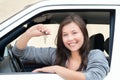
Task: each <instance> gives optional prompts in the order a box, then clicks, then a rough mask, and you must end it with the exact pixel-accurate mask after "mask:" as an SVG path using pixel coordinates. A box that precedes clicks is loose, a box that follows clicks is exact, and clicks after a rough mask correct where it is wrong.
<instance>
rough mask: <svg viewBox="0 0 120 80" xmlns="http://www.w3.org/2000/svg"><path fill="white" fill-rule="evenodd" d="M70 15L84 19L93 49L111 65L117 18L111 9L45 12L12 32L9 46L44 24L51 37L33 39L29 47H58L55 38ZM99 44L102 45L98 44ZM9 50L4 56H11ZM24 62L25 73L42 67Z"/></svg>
mask: <svg viewBox="0 0 120 80" xmlns="http://www.w3.org/2000/svg"><path fill="white" fill-rule="evenodd" d="M70 13H76V14H78V15H80V16H81V17H83V19H84V20H85V22H86V24H87V30H88V33H89V37H90V40H91V45H92V49H97V48H98V49H101V50H102V51H103V52H104V53H105V56H106V58H107V59H108V61H109V65H110V63H111V55H112V44H113V42H112V41H113V32H114V18H115V16H114V15H115V11H114V10H111V9H108V10H107V9H106V10H103V9H100V10H94V9H91V10H88V9H83V10H81V9H77V10H53V11H52V10H51V11H45V12H42V13H39V14H37V15H35V16H32V17H31V18H30V19H28V20H27V21H25V22H24V23H22V24H20V25H19V27H18V28H16V29H14V30H13V31H11V32H10V34H11V36H10V38H11V41H10V43H9V45H11V46H14V44H15V42H16V40H17V38H19V37H20V35H21V34H22V33H23V32H25V31H26V30H27V29H28V28H29V27H31V26H32V25H35V24H44V25H45V26H46V27H48V28H49V29H50V31H51V35H48V36H46V37H44V36H43V37H35V38H32V39H31V40H30V41H29V43H28V45H29V46H35V47H41V46H42V47H56V45H55V37H56V35H57V31H58V27H59V24H60V22H61V20H62V19H63V18H64V17H65V16H66V15H68V14H70ZM99 34H100V35H99ZM101 34H102V38H100V36H101ZM8 35H9V34H8ZM97 35H98V36H97ZM96 36H97V37H96ZM8 39H9V38H8ZM107 39H110V41H107ZM6 41H7V40H6ZM97 43H100V44H97ZM106 43H108V44H109V45H108V44H107V46H106ZM106 48H107V49H106ZM7 50H8V47H7V48H6V49H5V52H4V53H5V54H4V56H8V55H9V53H8V52H7ZM1 56H2V55H1ZM22 61H23V62H22V65H23V68H24V69H25V72H31V71H32V70H33V69H34V68H37V67H40V66H39V64H35V63H34V62H29V61H24V60H22ZM11 64H12V63H11ZM15 64H16V62H15ZM16 65H17V66H19V65H21V64H16ZM16 65H15V66H16ZM2 68H3V67H2ZM2 68H1V69H2ZM11 68H12V69H11V72H14V70H13V69H14V66H13V67H11ZM20 68H21V67H20ZM9 70H10V69H9ZM3 72H4V70H3ZM5 72H7V71H5ZM15 72H20V71H16V70H15Z"/></svg>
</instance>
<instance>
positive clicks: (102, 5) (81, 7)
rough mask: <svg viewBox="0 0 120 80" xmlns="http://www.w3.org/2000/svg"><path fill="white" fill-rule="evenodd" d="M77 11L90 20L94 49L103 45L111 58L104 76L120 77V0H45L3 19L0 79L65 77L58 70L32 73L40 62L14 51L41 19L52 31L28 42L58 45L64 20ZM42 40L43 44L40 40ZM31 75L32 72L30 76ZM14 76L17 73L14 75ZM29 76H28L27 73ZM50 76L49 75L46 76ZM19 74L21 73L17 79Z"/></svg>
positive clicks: (107, 79) (108, 79) (112, 79)
mask: <svg viewBox="0 0 120 80" xmlns="http://www.w3.org/2000/svg"><path fill="white" fill-rule="evenodd" d="M71 13H76V14H78V15H80V16H82V17H83V18H84V20H85V22H86V23H87V30H88V33H89V37H90V42H91V49H101V50H102V51H103V52H104V53H105V56H106V59H107V60H108V62H109V66H110V72H109V73H108V75H107V76H106V77H105V79H104V80H116V79H117V80H118V79H120V78H119V75H118V73H117V72H118V71H120V65H119V61H120V53H119V52H120V49H119V48H120V45H119V44H120V36H119V34H120V31H119V30H120V27H119V25H120V22H119V21H120V2H119V1H117V0H115V1H111V2H110V1H108V0H104V1H101V0H97V1H93V0H75V1H69V2H68V1H67V0H63V1H62V0H54V1H53V0H43V1H40V2H37V3H35V4H32V5H29V7H25V8H24V9H23V10H21V11H20V12H18V13H16V14H15V15H14V16H12V17H10V18H8V19H7V20H5V21H3V22H1V23H0V79H1V80H7V79H8V78H9V80H21V79H24V80H31V79H32V80H38V79H44V80H50V78H51V79H52V80H63V79H62V78H61V77H60V76H58V75H57V74H49V73H32V72H31V71H32V70H33V69H36V68H38V67H43V66H47V65H39V64H37V63H35V62H33V61H27V60H21V59H18V58H17V57H16V56H14V55H13V53H12V50H11V49H12V47H13V46H14V44H15V41H16V40H17V38H19V37H20V36H21V34H22V33H24V32H25V31H26V30H27V29H29V28H30V27H31V26H32V25H35V24H39V23H42V24H44V25H45V26H46V27H48V28H50V29H51V30H52V31H51V32H52V34H53V35H50V36H44V37H39V38H32V40H31V41H30V42H29V43H28V45H30V46H35V47H40V46H42V47H46V46H47V47H48V46H52V47H56V46H55V44H54V39H55V36H56V33H57V29H58V27H59V23H60V22H61V20H62V19H63V18H64V17H65V16H66V15H68V14H71ZM38 43H40V44H38ZM31 75H32V76H31ZM13 76H14V77H13ZM26 76H27V77H26ZM46 76H47V77H46ZM18 77H20V78H19V79H18Z"/></svg>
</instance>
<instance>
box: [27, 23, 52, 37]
mask: <svg viewBox="0 0 120 80" xmlns="http://www.w3.org/2000/svg"><path fill="white" fill-rule="evenodd" d="M25 34H26V35H28V36H29V37H37V36H42V35H49V34H50V31H49V30H48V29H47V28H46V27H45V26H44V25H43V24H37V25H34V26H32V27H31V28H29V29H28V30H27V31H26V32H25Z"/></svg>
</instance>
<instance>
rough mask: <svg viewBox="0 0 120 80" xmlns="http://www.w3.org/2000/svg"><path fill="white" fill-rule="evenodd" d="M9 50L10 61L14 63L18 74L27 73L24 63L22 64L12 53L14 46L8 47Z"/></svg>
mask: <svg viewBox="0 0 120 80" xmlns="http://www.w3.org/2000/svg"><path fill="white" fill-rule="evenodd" d="M7 49H8V54H9V56H10V59H11V61H12V64H13V67H14V68H15V71H16V72H25V69H24V66H23V63H22V62H21V60H20V59H19V58H17V57H16V56H15V55H14V54H13V52H12V46H11V45H8V46H7Z"/></svg>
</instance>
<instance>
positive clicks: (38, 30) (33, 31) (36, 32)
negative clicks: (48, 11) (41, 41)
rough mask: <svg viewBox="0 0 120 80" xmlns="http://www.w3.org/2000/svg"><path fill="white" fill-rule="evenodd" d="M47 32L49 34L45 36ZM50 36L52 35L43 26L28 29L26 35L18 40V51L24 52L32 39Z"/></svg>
mask: <svg viewBox="0 0 120 80" xmlns="http://www.w3.org/2000/svg"><path fill="white" fill-rule="evenodd" d="M45 32H47V33H46V34H45ZM48 34H50V32H49V31H48V29H47V28H46V27H44V26H43V25H42V24H37V25H34V26H32V27H31V28H30V29H28V30H27V31H26V32H25V33H23V35H22V36H21V37H20V38H19V39H18V40H17V42H16V46H17V48H18V49H21V50H22V49H24V48H26V46H27V43H28V41H29V40H30V39H31V38H32V37H37V36H42V35H48Z"/></svg>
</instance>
